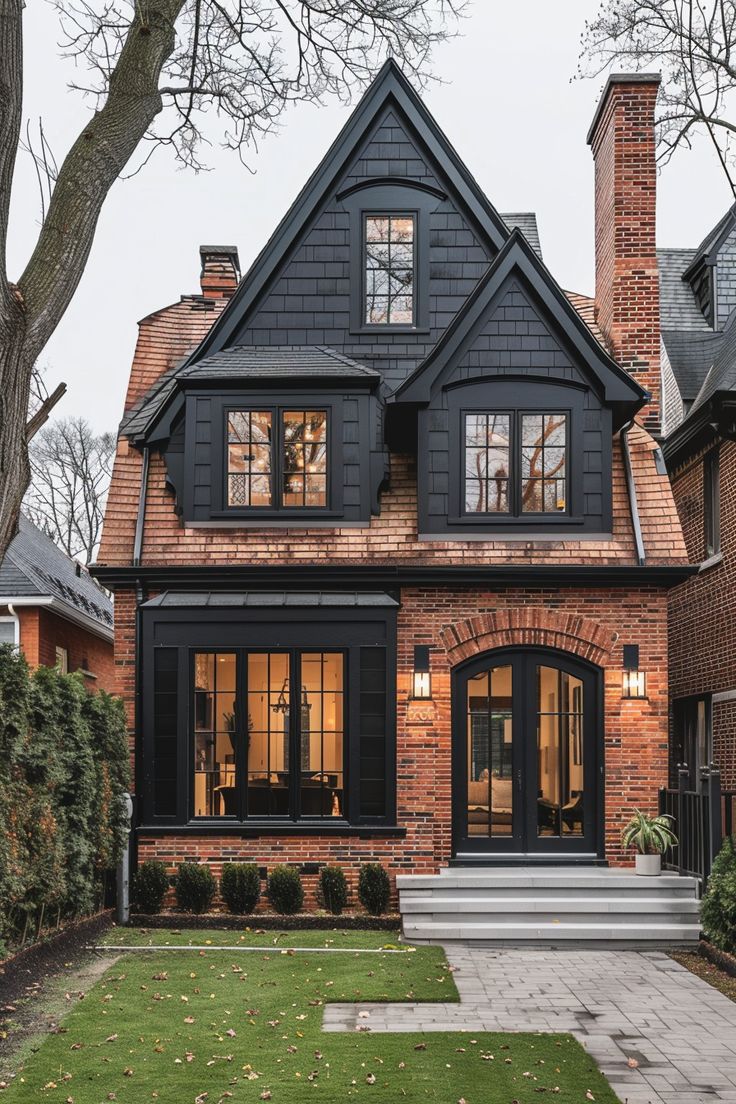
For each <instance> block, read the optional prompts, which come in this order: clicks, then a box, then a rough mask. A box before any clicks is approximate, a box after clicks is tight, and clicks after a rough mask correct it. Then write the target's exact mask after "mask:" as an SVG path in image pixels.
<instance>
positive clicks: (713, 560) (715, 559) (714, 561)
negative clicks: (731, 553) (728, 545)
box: [698, 552, 723, 574]
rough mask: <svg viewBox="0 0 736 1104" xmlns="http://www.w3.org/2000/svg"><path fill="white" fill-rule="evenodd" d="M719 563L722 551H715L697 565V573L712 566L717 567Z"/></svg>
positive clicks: (721, 561) (721, 560)
mask: <svg viewBox="0 0 736 1104" xmlns="http://www.w3.org/2000/svg"><path fill="white" fill-rule="evenodd" d="M719 563H723V552H716V553H714V554H713V555H712V556H708V559H707V560H703V562H702V563H701V564H700V565H699V567H698V574H702V572H704V571H710V569H711V568H712V567H717V566H718V564H719Z"/></svg>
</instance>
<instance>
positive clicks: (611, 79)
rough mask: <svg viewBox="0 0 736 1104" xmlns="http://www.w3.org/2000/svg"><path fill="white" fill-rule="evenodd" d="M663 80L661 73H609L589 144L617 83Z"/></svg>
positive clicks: (587, 139)
mask: <svg viewBox="0 0 736 1104" xmlns="http://www.w3.org/2000/svg"><path fill="white" fill-rule="evenodd" d="M661 82H662V74H661V73H609V75H608V80H607V81H606V83H605V86H604V88H603V91H602V92H601V96H600V99H599V100H598V104H597V106H596V109H595V114H594V115H593V122H592V123H591V124H590V128H589V129H588V134H587V136H586V139H585V141H586V142H587V143H588V145H591V144H592V142H593V135H594V134H595V131H596V128H597V126H598V123H599V121H600V117H601V113H602V111H603V108H604V107H605V105H606V101H607V100H608V96H609V93H610V91H611V88H612V87H613V85H615V84H655V85H659V84H661Z"/></svg>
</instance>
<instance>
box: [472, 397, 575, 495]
mask: <svg viewBox="0 0 736 1104" xmlns="http://www.w3.org/2000/svg"><path fill="white" fill-rule="evenodd" d="M568 423H569V418H568V414H567V413H565V412H562V411H529V412H527V411H487V410H483V411H479V410H474V411H472V412H467V411H466V412H465V413H464V415H463V421H462V426H463V452H464V465H463V502H464V512H465V514H466V515H475V514H487V515H496V516H498V515H506V516H510V517H520V516H524V515H531V514H558V515H559V514H565V513H567V511H568V493H567V487H568V480H569V475H568V448H569V443H568V438H569V428H568Z"/></svg>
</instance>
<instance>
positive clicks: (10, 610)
mask: <svg viewBox="0 0 736 1104" xmlns="http://www.w3.org/2000/svg"><path fill="white" fill-rule="evenodd" d="M7 608H8V613H9V614H10V616H11V617H12V618H13V620H14V621H15V645H14V646H15V647H16V648H18V649H19V650H20V617H19V616H18V614H17V613H16V612H15V610H14V609H13V606H12V603H10V602H8V607H7Z"/></svg>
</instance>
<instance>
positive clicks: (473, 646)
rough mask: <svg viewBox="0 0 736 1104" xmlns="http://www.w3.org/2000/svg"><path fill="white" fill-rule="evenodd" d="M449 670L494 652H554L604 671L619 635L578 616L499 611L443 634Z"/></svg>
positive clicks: (449, 627)
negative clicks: (522, 649) (517, 649)
mask: <svg viewBox="0 0 736 1104" xmlns="http://www.w3.org/2000/svg"><path fill="white" fill-rule="evenodd" d="M439 636H440V641H441V643H442V645H443V647H444V649H445V651H446V653H447V659H448V663H449V665H450V667H455V666H457V664H458V663H463V662H464V661H465V660H467V659H471V658H472V657H473V656H475V655H479V654H480V653H481V652H489V651H492V650H493V649H494V648H508V647H513V646H521V647H527V648H540V647H544V648H555V649H557V650H558V651H562V652H570V653H572V654H573V655H576V656H579V657H580V658H581V659H587V660H588V661H589V662H590V663H595V664H596V665H597V666H598V667H605V666H606V664H607V661H608V657H609V655H610V653H611V649H612V648H613V646H614V644H615V643H616V640H617V639H618V634H617V633H611V631H610V629H604V628H603V627H602V626H601V625H599V624H598V622H597V621H593V620H592V619H591V618H588V617H578V616H576V615H575V614H568V613H559V612H558V611H556V610H547V609H539V608H538V607H537V608H533V609H532V608H529V609H508V610H496V611H495V612H494V613H481V614H477V615H476V616H475V617H468V618H466V619H465V620H463V621H458V622H456V623H455V624H454V625H445V626H444V628H442V629H441V630H440V634H439Z"/></svg>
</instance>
